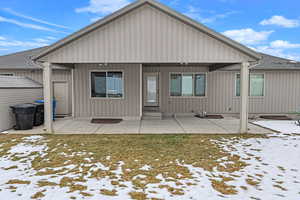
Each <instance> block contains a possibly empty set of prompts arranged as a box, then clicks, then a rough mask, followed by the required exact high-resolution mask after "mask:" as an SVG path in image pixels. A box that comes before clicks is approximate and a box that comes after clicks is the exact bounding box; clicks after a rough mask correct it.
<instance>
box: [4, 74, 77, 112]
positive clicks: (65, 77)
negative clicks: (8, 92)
mask: <svg viewBox="0 0 300 200" xmlns="http://www.w3.org/2000/svg"><path fill="white" fill-rule="evenodd" d="M4 73H12V74H14V75H15V76H24V77H28V78H30V79H32V80H34V81H37V82H39V83H41V84H43V71H42V69H31V70H30V69H26V70H24V69H0V74H4ZM52 78H53V81H66V82H67V83H68V88H69V94H68V99H69V103H68V107H69V108H68V110H69V112H70V113H71V111H72V76H71V71H70V70H62V69H54V70H53V77H52ZM70 113H69V114H70Z"/></svg>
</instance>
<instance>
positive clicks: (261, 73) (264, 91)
mask: <svg viewBox="0 0 300 200" xmlns="http://www.w3.org/2000/svg"><path fill="white" fill-rule="evenodd" d="M238 74H239V75H240V74H241V73H239V72H237V73H235V74H234V97H236V98H239V97H241V96H237V95H236V93H237V90H236V86H237V84H236V82H237V75H238ZM252 74H254V75H255V74H256V75H263V76H264V90H263V95H262V96H251V95H250V92H251V80H250V77H251V75H252ZM265 95H266V73H265V72H253V73H249V94H248V97H250V98H264V97H265Z"/></svg>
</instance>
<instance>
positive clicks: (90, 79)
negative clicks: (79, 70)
mask: <svg viewBox="0 0 300 200" xmlns="http://www.w3.org/2000/svg"><path fill="white" fill-rule="evenodd" d="M93 72H106V74H107V73H108V72H122V84H123V95H122V97H107V96H106V97H92V73H93ZM124 74H125V73H124V70H122V69H111V70H90V71H89V74H88V76H89V90H90V91H89V93H90V99H98V100H109V99H115V100H124V99H125V80H124Z"/></svg>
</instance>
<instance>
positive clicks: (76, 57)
mask: <svg viewBox="0 0 300 200" xmlns="http://www.w3.org/2000/svg"><path fill="white" fill-rule="evenodd" d="M125 27H127V28H129V29H130V30H129V29H128V30H127V29H126V30H125V29H124V28H125ZM133 30H137V31H133ZM150 30H151V31H150ZM149 41H151V42H149ZM260 57H261V56H260V55H259V54H257V53H256V52H255V51H253V50H251V49H249V48H247V47H245V46H243V45H241V44H239V43H237V42H235V41H233V40H231V39H229V38H227V37H225V36H223V35H222V34H219V33H217V32H215V31H213V30H211V29H209V28H207V27H205V26H204V25H202V24H199V23H197V22H195V21H193V20H191V19H190V18H188V17H185V16H184V15H182V14H180V13H177V12H176V11H174V10H172V9H170V8H168V7H166V6H164V5H162V4H160V3H158V2H156V1H150V0H144V1H136V2H135V3H133V4H130V5H128V6H126V7H124V8H123V9H121V10H119V11H117V12H116V13H114V14H112V15H109V16H107V17H105V18H103V19H101V20H99V21H97V22H96V23H94V24H92V25H90V26H87V27H85V28H83V29H81V30H80V31H78V32H75V33H74V34H72V35H70V36H68V37H66V38H64V39H62V40H60V41H58V42H56V43H54V44H53V45H51V46H50V47H49V48H47V49H45V50H44V51H42V52H40V53H39V54H38V55H36V56H35V57H34V58H33V60H34V61H35V62H37V63H39V64H40V65H41V66H43V70H44V99H45V133H56V132H59V131H62V130H61V129H58V128H57V123H54V124H53V123H52V111H53V107H52V99H53V86H52V81H53V77H52V69H53V66H55V65H62V66H65V67H70V68H72V101H73V102H72V114H73V116H72V117H73V118H74V119H81V118H86V122H89V120H91V119H97V118H121V119H132V120H133V121H131V122H129V121H124V122H123V123H121V124H118V125H115V126H121V127H122V125H123V124H124V123H125V124H126V123H128V124H127V125H128V127H127V126H123V127H122V128H123V130H125V131H123V132H126V133H129V132H135V133H147V132H149V133H156V132H160V133H168V132H171V133H191V132H195V133H240V134H244V133H247V132H249V130H248V107H249V106H248V91H249V69H250V68H251V67H252V66H254V65H255V64H257V62H258V61H259V60H260ZM146 65H150V66H151V65H152V66H154V67H153V68H151V69H150V67H147V66H146ZM166 65H168V66H169V68H170V69H168V70H165V66H166ZM230 65H239V66H240V97H239V105H238V106H239V109H237V111H236V113H235V114H237V113H240V118H239V119H235V120H234V122H233V121H228V122H227V124H229V125H228V126H227V125H226V128H224V127H223V126H222V124H215V121H213V120H203V121H201V123H202V122H203V124H198V123H199V120H198V121H196V122H195V121H194V122H192V123H191V124H190V126H185V123H183V124H181V123H182V121H181V120H178V119H170V121H168V122H169V123H164V122H165V121H164V120H162V121H154V122H151V121H143V120H142V121H139V120H140V119H142V118H143V117H144V116H145V115H144V114H145V113H144V111H149V110H147V109H145V107H147V106H156V107H160V109H161V108H162V107H163V111H161V110H159V112H160V113H166V114H169V115H171V116H173V115H176V114H182V113H183V114H184V113H190V114H191V113H192V114H195V113H201V112H203V113H206V109H205V108H201V104H202V103H201V102H209V101H211V100H212V99H220V96H221V95H222V94H221V92H218V90H217V89H220V90H225V89H228V87H227V88H226V87H225V86H224V87H225V88H220V87H219V88H217V89H214V90H210V91H207V93H206V88H207V85H209V86H212V85H214V83H215V82H218V81H219V79H216V80H215V81H212V82H210V84H206V83H207V80H208V79H209V78H210V77H209V76H210V72H212V71H216V70H219V69H222V68H224V67H226V66H230ZM145 66H146V67H145ZM173 67H174V68H173ZM147 68H148V69H149V71H146V70H147ZM152 69H156V71H151V70H152ZM164 70H165V71H164ZM146 72H147V73H153V72H154V73H155V74H157V76H156V78H155V77H154V76H153V74H152V75H151V76H148V79H146V80H148V82H147V83H150V82H151V80H152V82H151V83H152V85H154V86H153V88H155V89H156V92H155V93H154V92H152V91H151V92H152V94H155V95H153V96H156V97H157V99H156V100H154V98H153V99H150V100H152V101H153V100H154V102H145V94H146V95H148V94H150V93H148V94H147V92H146V90H145V88H147V87H143V86H145V84H143V82H145V73H146ZM186 72H188V73H189V76H184V75H182V74H183V73H186ZM159 73H162V74H161V76H160V75H159ZM172 73H176V74H175V75H173V76H172V77H173V78H170V76H171V74H172ZM180 73H181V75H180ZM183 78H185V79H186V83H184V82H183V81H181V79H183ZM108 79H111V80H113V81H111V82H113V83H109V82H108V81H107V80H108ZM154 79H156V81H153V80H154ZM170 79H171V81H170ZM196 79H197V81H196ZM149 80H150V81H149ZM172 80H173V86H174V85H175V86H176V88H175V87H174V88H175V89H174V88H173V89H174V91H175V92H174V93H173V92H172V91H170V90H171V89H170V88H172V87H170V85H171V86H172V84H171V82H172ZM201 81H202V82H201ZM160 82H163V84H160ZM174 82H175V83H174ZM196 82H197V83H196ZM153 83H156V84H153ZM149 85H150V84H149ZM160 85H162V86H163V87H161V88H159V86H160ZM178 85H180V86H178ZM186 85H187V86H186ZM198 86H199V87H198ZM201 86H202V87H201ZM209 86H208V87H209ZM182 88H184V89H182ZM186 88H187V89H186ZM185 90H187V91H188V94H187V95H186V94H184V91H185ZM196 90H197V91H196ZM203 91H204V92H203ZM214 92H215V93H216V95H215V96H209V95H208V94H209V93H210V94H211V93H214ZM159 96H160V97H164V102H163V103H162V101H161V98H159ZM209 98H210V99H209ZM182 99H184V100H182ZM148 100H149V99H148ZM202 100H203V101H202ZM150 104H151V105H150ZM160 104H163V106H161V105H160ZM188 105H192V106H190V107H189V106H188ZM178 107H181V108H182V109H180V110H179V109H177V108H178ZM166 108H169V109H166ZM224 109H225V106H224ZM226 109H227V110H231V108H230V105H228V108H226ZM150 111H152V110H150ZM151 114H152V113H151ZM166 120H169V119H166ZM183 121H184V120H183ZM190 121H191V120H188V122H190ZM192 121H193V120H192ZM73 122H77V124H72V123H73ZM218 122H222V120H220V121H218ZM225 122H226V121H225ZM231 122H232V124H231ZM80 123H81V121H80V120H74V121H71V122H70V124H71V125H72V126H73V127H78V128H79V129H80V128H81V126H80ZM87 124H88V123H87ZM131 124H134V125H131ZM148 124H149V127H148V126H147V125H148ZM170 124H171V125H170ZM173 124H174V126H172V125H173ZM71 125H70V129H68V130H71V129H72V128H73V127H71ZM198 125H199V126H198ZM233 125H234V126H233ZM89 126H91V131H90V132H91V133H95V132H98V131H100V132H109V133H113V132H114V128H113V126H109V127H110V130H106V129H105V128H106V126H105V125H104V126H103V127H98V126H99V125H90V124H88V126H87V127H89ZM131 126H132V127H135V128H134V129H130V127H131ZM67 127H68V124H65V126H64V127H63V128H66V129H67ZM136 127H138V128H136ZM152 127H154V128H152ZM170 127H172V128H171V130H169V129H170ZM190 127H193V129H191V130H190ZM228 127H230V128H228ZM233 127H234V128H233ZM122 128H120V127H119V129H121V130H122ZM156 129H160V130H156ZM173 129H174V130H173ZM86 130H88V129H84V131H86ZM74 131H75V132H76V129H74ZM150 131H151V132H150ZM87 132H89V131H87Z"/></svg>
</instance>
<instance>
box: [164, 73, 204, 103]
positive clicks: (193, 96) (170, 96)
mask: <svg viewBox="0 0 300 200" xmlns="http://www.w3.org/2000/svg"><path fill="white" fill-rule="evenodd" d="M172 74H181V75H184V74H186V75H193V95H192V96H172V95H171V75H172ZM196 74H204V75H205V96H195V75H196ZM207 75H208V73H207V72H169V83H168V84H169V98H185V99H186V98H207V93H208V92H207V79H208V76H207Z"/></svg>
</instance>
